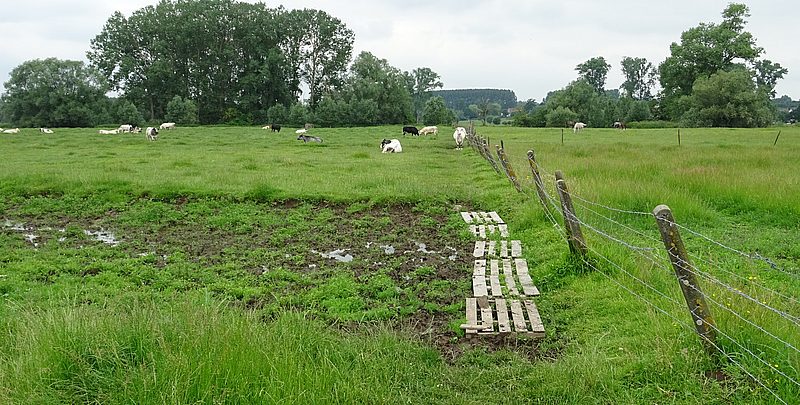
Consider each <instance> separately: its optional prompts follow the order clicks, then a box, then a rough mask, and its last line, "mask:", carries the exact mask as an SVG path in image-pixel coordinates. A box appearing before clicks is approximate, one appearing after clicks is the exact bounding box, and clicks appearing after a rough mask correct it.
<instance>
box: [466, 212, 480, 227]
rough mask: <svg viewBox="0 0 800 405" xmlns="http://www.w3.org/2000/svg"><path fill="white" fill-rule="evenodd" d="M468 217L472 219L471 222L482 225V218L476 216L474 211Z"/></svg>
mask: <svg viewBox="0 0 800 405" xmlns="http://www.w3.org/2000/svg"><path fill="white" fill-rule="evenodd" d="M469 215H470V216H471V217H472V220H473V221H475V223H476V224H482V223H483V218H481V216H480V215H478V213H477V212H475V211H473V212H470V213H469Z"/></svg>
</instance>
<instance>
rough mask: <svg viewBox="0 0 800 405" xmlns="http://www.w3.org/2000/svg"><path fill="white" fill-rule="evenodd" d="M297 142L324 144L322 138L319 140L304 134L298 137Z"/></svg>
mask: <svg viewBox="0 0 800 405" xmlns="http://www.w3.org/2000/svg"><path fill="white" fill-rule="evenodd" d="M298 131H299V130H298ZM297 140H298V141H303V143H307V142H320V143H321V142H322V139H320V138H318V137H316V136H311V135H304V134H300V135H298V136H297Z"/></svg>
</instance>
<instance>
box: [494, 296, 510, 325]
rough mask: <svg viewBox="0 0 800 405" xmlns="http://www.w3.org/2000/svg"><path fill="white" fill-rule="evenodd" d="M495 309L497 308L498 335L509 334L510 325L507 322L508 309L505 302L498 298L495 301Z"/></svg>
mask: <svg viewBox="0 0 800 405" xmlns="http://www.w3.org/2000/svg"><path fill="white" fill-rule="evenodd" d="M495 304H496V305H495V307H496V308H497V331H498V332H500V333H509V332H511V324H510V323H509V322H508V307H507V306H506V300H504V299H502V298H498V299H497V300H495Z"/></svg>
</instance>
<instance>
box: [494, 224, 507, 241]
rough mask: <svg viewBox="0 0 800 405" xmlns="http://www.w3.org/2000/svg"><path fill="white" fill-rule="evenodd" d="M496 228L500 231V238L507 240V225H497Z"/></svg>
mask: <svg viewBox="0 0 800 405" xmlns="http://www.w3.org/2000/svg"><path fill="white" fill-rule="evenodd" d="M497 228H498V229H500V236H502V237H504V238H507V237H508V225H506V224H500V225H497Z"/></svg>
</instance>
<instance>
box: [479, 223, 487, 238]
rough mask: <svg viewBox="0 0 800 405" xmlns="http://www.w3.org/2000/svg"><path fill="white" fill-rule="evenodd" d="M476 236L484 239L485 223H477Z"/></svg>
mask: <svg viewBox="0 0 800 405" xmlns="http://www.w3.org/2000/svg"><path fill="white" fill-rule="evenodd" d="M478 236H480V237H481V238H484V239H486V225H479V226H478Z"/></svg>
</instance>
